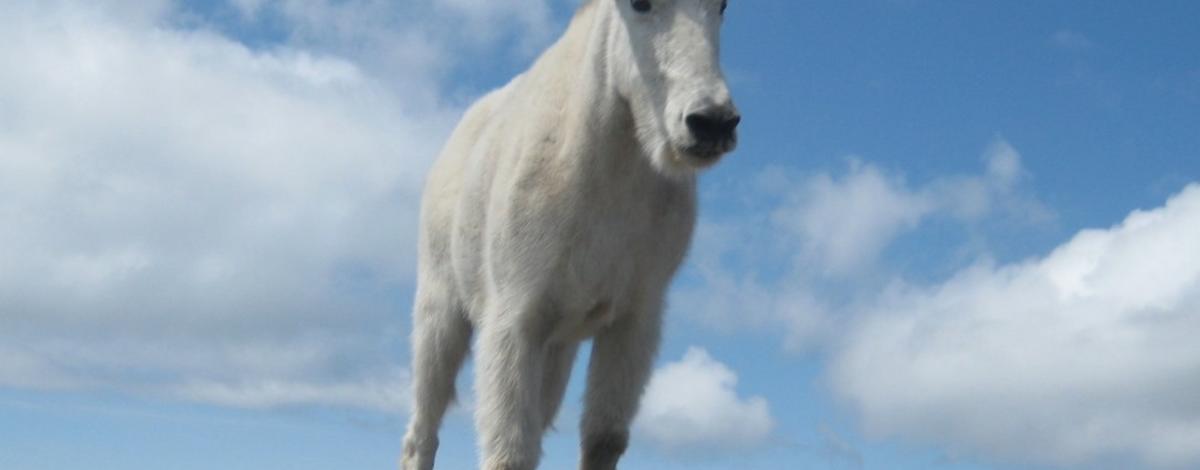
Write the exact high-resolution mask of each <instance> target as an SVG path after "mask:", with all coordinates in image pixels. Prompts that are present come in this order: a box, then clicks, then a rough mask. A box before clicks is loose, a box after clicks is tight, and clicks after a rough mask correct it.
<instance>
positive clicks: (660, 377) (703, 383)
mask: <svg viewBox="0 0 1200 470" xmlns="http://www.w3.org/2000/svg"><path fill="white" fill-rule="evenodd" d="M737 382H738V378H737V374H736V373H734V371H732V370H730V369H729V367H727V366H725V365H724V364H722V363H720V362H717V361H715V360H713V359H712V358H711V357H709V355H708V352H707V351H705V350H703V349H700V348H695V347H693V348H690V349H688V351H687V352H686V353H685V354H684V356H683V359H682V360H680V361H679V362H673V363H669V364H667V365H665V366H663V367H661V368H660V369H658V370H656V371H655V373H654V376H653V377H652V378H651V379H650V384H649V385H648V386H647V388H646V393H645V395H644V396H643V397H642V406H641V411H640V413H639V414H638V418H637V420H636V422H635V427H636V432H638V433H639V437H644V438H646V439H648V440H649V441H650V442H652V443H654V444H655V445H656V446H658V447H660V448H663V449H665V450H668V451H680V450H692V451H695V450H706V451H729V450H738V449H745V448H750V447H754V446H756V445H761V444H762V443H764V442H765V441H766V439H767V438H768V437H769V436H770V433H771V428H772V427H773V426H774V424H773V422H772V419H771V413H770V409H769V407H768V405H767V401H766V399H764V398H762V397H758V396H752V397H749V398H739V397H738V395H737Z"/></svg>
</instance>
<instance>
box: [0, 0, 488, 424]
mask: <svg viewBox="0 0 1200 470" xmlns="http://www.w3.org/2000/svg"><path fill="white" fill-rule="evenodd" d="M2 3H3V6H0V8H2V9H4V11H5V14H4V15H0V62H2V63H4V64H6V65H5V67H4V71H3V73H0V109H3V110H4V112H3V113H0V227H3V228H2V229H0V387H21V388H39V389H44V388H57V389H80V388H84V389H94V388H102V389H115V390H121V391H126V392H132V393H144V394H155V395H165V396H170V397H175V398H182V399H190V400H199V401H206V402H212V403H218V404H225V405H235V406H253V407H263V406H286V405H305V404H316V405H334V406H358V407H364V408H370V409H387V410H390V411H398V410H401V409H402V408H403V406H404V404H405V399H404V396H405V393H406V392H405V391H404V390H403V388H404V387H405V386H406V385H405V384H406V380H405V379H404V373H403V370H398V369H397V368H396V365H397V364H398V363H400V362H401V361H402V360H403V359H402V357H403V355H402V354H401V353H399V351H401V350H402V349H403V345H404V330H406V329H407V325H406V323H407V321H406V318H407V316H406V315H405V313H406V310H407V308H406V306H398V305H396V303H395V299H396V298H402V297H403V295H404V292H406V291H408V290H410V289H411V283H412V268H413V265H414V249H415V241H416V229H415V224H416V214H417V207H418V199H419V192H420V186H421V181H422V178H423V175H424V170H425V168H426V167H427V165H428V164H429V162H430V161H431V159H432V158H433V156H434V155H435V154H436V151H437V149H438V148H439V147H440V145H441V142H442V140H443V138H444V136H445V135H446V134H447V133H448V131H449V129H450V128H451V126H452V125H453V123H454V120H455V118H456V116H457V114H458V113H459V111H460V109H458V108H456V107H451V106H447V105H444V104H443V102H444V99H443V96H442V93H443V90H441V89H440V86H439V84H438V83H439V81H440V79H441V78H442V75H441V74H443V73H444V72H445V69H446V63H447V61H452V60H454V59H453V58H449V59H446V58H443V56H446V54H444V50H446V49H450V48H453V47H454V45H453V43H445V42H438V41H440V40H441V39H437V40H434V39H430V38H431V37H432V36H431V35H430V34H428V32H427V31H426V30H424V29H422V28H424V27H426V26H427V25H422V24H411V23H412V22H411V21H409V20H410V18H401V14H400V13H399V12H398V11H393V10H397V9H396V8H395V6H394V5H392V4H389V3H388V2H370V1H352V2H303V3H304V5H301V4H300V3H295V2H287V5H282V4H276V3H272V2H269V1H268V2H238V3H237V4H236V5H234V6H235V7H240V8H244V9H245V11H246V12H247V14H248V15H250V14H252V13H262V12H263V11H265V9H268V8H275V9H276V10H275V11H276V12H277V13H278V12H279V11H282V10H280V9H282V8H296V9H297V10H295V11H291V12H290V13H286V12H285V13H283V14H282V16H281V17H280V19H281V20H282V21H285V22H286V24H285V25H284V26H283V27H284V29H287V30H289V31H290V36H289V37H288V38H286V39H285V41H284V42H282V43H279V44H273V45H270V46H269V47H262V48H254V47H249V46H247V45H245V44H243V43H241V42H239V41H238V40H236V39H234V38H231V37H230V36H227V35H225V34H223V33H221V32H220V31H219V28H217V26H216V25H209V24H207V23H205V22H204V21H203V20H200V21H196V20H195V19H194V18H191V19H188V20H187V21H181V20H179V18H178V17H176V15H177V14H180V11H181V10H180V9H181V8H184V6H183V5H181V4H175V3H171V2H167V1H153V2H145V3H136V2H135V3H131V4H129V5H126V4H125V3H121V4H120V5H116V4H112V5H109V4H96V3H92V2H75V1H53V2H2ZM389 5H390V6H389ZM385 13H386V14H385ZM188 14H189V15H191V14H193V13H188ZM306 15H307V16H306ZM322 15H324V16H322ZM189 18H190V17H189ZM400 19H404V20H405V21H399V20H400ZM501 21H504V22H508V23H511V20H503V19H502V20H501ZM177 24H184V25H185V26H176V25H177ZM214 28H215V29H214ZM446 36H449V35H446ZM384 43H386V45H385V44H384ZM377 45H378V46H380V48H379V49H374V46H377ZM384 46H386V47H384ZM367 49H370V50H371V53H372V54H374V53H379V54H382V55H386V56H387V57H382V58H378V59H376V60H375V61H374V62H372V61H369V60H367V59H366V58H365V57H366V56H367V55H368V54H367V52H366V50H367ZM392 72H395V73H392Z"/></svg>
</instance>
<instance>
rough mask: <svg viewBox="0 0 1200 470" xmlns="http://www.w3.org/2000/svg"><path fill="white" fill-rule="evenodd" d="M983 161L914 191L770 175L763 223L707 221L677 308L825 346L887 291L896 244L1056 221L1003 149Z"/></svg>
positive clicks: (869, 170) (860, 168) (876, 179)
mask: <svg viewBox="0 0 1200 470" xmlns="http://www.w3.org/2000/svg"><path fill="white" fill-rule="evenodd" d="M981 160H982V163H983V169H982V171H981V172H980V173H979V174H964V175H949V176H943V177H939V178H935V179H933V180H930V181H928V182H925V183H924V184H919V185H914V184H912V183H910V182H908V181H907V180H906V179H905V177H904V176H903V175H902V174H900V173H897V172H893V171H888V170H886V169H883V168H881V167H879V166H877V165H874V164H871V163H868V162H865V161H862V160H859V159H850V160H849V163H848V165H847V168H846V171H845V172H843V173H838V174H834V173H825V172H822V173H817V174H815V175H809V176H796V175H789V174H787V173H784V172H782V171H779V170H769V171H767V172H764V173H763V174H762V175H761V176H760V178H758V181H757V182H756V183H755V187H752V188H749V189H748V190H747V191H748V192H755V193H757V194H759V195H760V196H761V197H759V198H755V201H756V203H761V202H762V200H764V199H765V200H768V201H771V200H773V201H775V203H774V204H773V205H770V206H769V209H768V210H767V211H766V213H765V214H764V213H763V210H762V209H761V208H760V207H754V208H746V210H744V211H740V212H738V213H737V214H736V215H734V216H732V217H725V218H722V217H717V218H715V220H704V221H701V223H700V224H699V226H698V229H697V235H696V241H695V249H693V250H692V258H691V261H692V265H691V266H690V267H689V268H690V269H689V271H688V272H686V273H685V275H687V276H695V280H694V282H690V283H686V284H684V286H683V288H682V289H680V290H679V291H677V292H676V298H675V299H673V302H672V304H673V305H677V306H679V307H680V309H681V310H683V311H685V312H688V313H689V314H690V315H691V316H692V317H693V318H698V319H700V320H701V321H702V322H704V323H707V324H709V325H714V326H716V327H717V328H721V329H730V328H745V327H750V328H760V327H763V326H772V327H774V326H782V327H783V328H782V331H784V332H785V342H786V344H787V346H788V348H789V349H792V350H796V351H803V350H808V349H811V348H814V347H819V346H823V345H824V344H823V342H824V341H827V340H828V338H832V337H834V332H835V330H837V329H838V328H839V325H840V323H841V322H842V321H844V320H845V316H839V315H835V314H834V312H839V311H845V310H847V309H849V308H851V307H853V304H855V303H857V302H858V301H859V300H860V299H862V298H870V297H871V296H873V295H874V294H875V293H876V292H878V290H879V289H880V288H881V287H882V285H883V284H886V282H887V280H888V276H889V275H890V274H892V273H891V272H890V271H889V270H888V268H887V267H886V266H884V265H883V264H884V263H883V262H882V258H884V255H885V254H886V253H887V250H888V249H889V248H890V247H892V246H893V245H894V244H896V243H897V240H898V239H900V238H901V237H903V236H905V235H908V234H910V233H913V232H915V231H917V230H919V229H921V228H922V227H923V226H924V225H928V224H930V223H931V222H933V221H943V220H944V221H950V222H952V225H954V226H956V227H963V228H964V229H963V230H964V231H966V232H975V231H982V230H978V229H976V228H975V227H977V226H989V225H990V224H1019V225H1022V226H1025V225H1031V224H1040V223H1044V222H1046V221H1048V220H1051V219H1053V217H1054V216H1053V214H1052V212H1051V211H1050V210H1049V209H1047V208H1045V206H1043V205H1042V204H1041V203H1040V202H1038V201H1037V199H1036V198H1034V197H1033V196H1031V195H1030V191H1029V190H1028V188H1027V186H1028V184H1027V180H1028V179H1029V177H1028V175H1027V174H1026V172H1025V170H1024V168H1023V167H1022V165H1021V156H1020V154H1019V153H1018V152H1017V150H1016V149H1014V148H1013V147H1012V146H1011V145H1010V144H1009V143H1008V142H1006V141H1004V140H1002V139H998V140H996V141H994V142H993V143H992V144H991V145H989V146H988V147H987V148H986V149H985V151H984V152H983V155H982V158H981ZM972 236H974V235H973V234H972ZM946 251H951V252H952V251H954V248H953V247H946Z"/></svg>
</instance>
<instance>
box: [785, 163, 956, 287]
mask: <svg viewBox="0 0 1200 470" xmlns="http://www.w3.org/2000/svg"><path fill="white" fill-rule="evenodd" d="M933 209H934V206H933V203H932V201H931V200H930V199H929V198H928V197H926V196H924V195H922V194H918V193H916V192H913V191H910V190H908V189H907V185H906V184H905V183H904V181H903V180H901V179H899V178H897V177H889V176H886V175H884V173H883V171H882V170H880V169H879V168H877V167H875V166H873V165H869V164H864V163H862V162H861V161H859V160H851V162H850V168H849V171H848V173H847V175H846V176H845V177H844V178H842V179H835V178H834V177H832V176H830V175H828V174H820V175H817V176H815V177H813V178H812V179H810V180H809V181H807V182H806V183H805V184H804V186H803V189H802V190H801V191H797V192H795V193H793V194H792V195H791V197H790V201H789V203H788V204H786V205H785V206H783V207H781V208H779V209H778V210H776V211H775V213H774V214H773V221H774V222H775V224H776V225H777V226H779V227H781V228H783V229H785V230H789V231H791V232H792V233H793V234H795V235H797V236H798V237H800V239H801V240H803V241H804V244H803V248H804V251H803V253H804V254H805V256H806V257H807V258H809V259H813V260H816V261H819V263H820V264H819V265H820V266H821V267H823V268H824V269H825V271H826V272H827V273H830V274H833V275H846V274H850V273H852V272H854V271H857V270H859V269H861V268H862V267H863V266H865V265H867V264H869V263H870V262H872V261H874V260H875V259H876V258H877V257H878V256H879V253H880V252H881V251H882V250H883V249H884V247H885V246H886V245H887V244H888V243H889V242H891V241H892V240H893V239H894V238H895V237H896V235H898V234H899V233H901V232H904V231H907V230H911V229H912V228H914V227H916V225H917V223H919V222H920V221H921V219H922V218H924V217H925V216H926V215H928V214H929V213H930V212H932V211H933Z"/></svg>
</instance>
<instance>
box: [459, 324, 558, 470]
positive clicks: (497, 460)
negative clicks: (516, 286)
mask: <svg viewBox="0 0 1200 470" xmlns="http://www.w3.org/2000/svg"><path fill="white" fill-rule="evenodd" d="M528 313H529V312H488V314H489V317H488V320H487V322H488V324H486V325H484V326H483V327H482V328H481V329H480V331H479V332H478V334H479V341H478V343H477V345H476V349H477V350H476V353H475V357H476V364H477V369H476V377H475V389H476V394H477V395H478V397H477V400H478V402H477V408H476V410H475V427H476V429H477V430H478V432H479V445H480V448H481V449H482V451H483V455H482V459H483V461H482V468H483V469H484V470H533V469H534V468H536V467H537V464H538V460H539V459H540V458H541V454H542V431H543V427H542V424H543V418H542V416H541V414H542V410H541V408H542V406H541V392H542V382H543V381H542V374H543V368H544V367H545V365H544V364H543V363H544V361H545V358H546V353H545V348H546V345H545V342H544V341H543V340H542V339H541V338H540V337H539V335H537V334H536V333H532V332H531V331H530V329H527V328H522V327H521V325H520V324H519V322H516V321H510V319H507V318H504V317H503V315H507V314H516V315H522V314H528Z"/></svg>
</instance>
